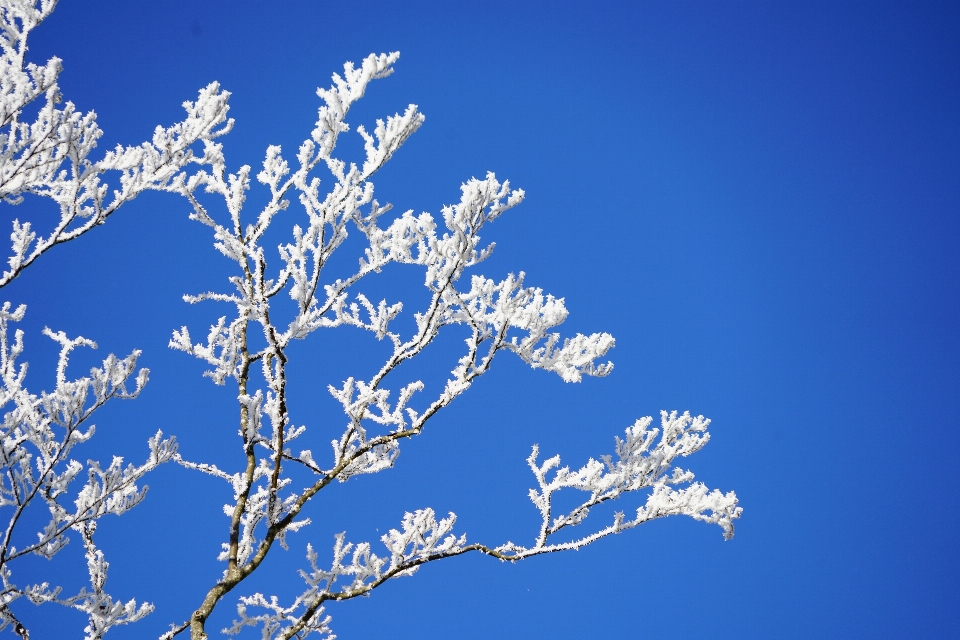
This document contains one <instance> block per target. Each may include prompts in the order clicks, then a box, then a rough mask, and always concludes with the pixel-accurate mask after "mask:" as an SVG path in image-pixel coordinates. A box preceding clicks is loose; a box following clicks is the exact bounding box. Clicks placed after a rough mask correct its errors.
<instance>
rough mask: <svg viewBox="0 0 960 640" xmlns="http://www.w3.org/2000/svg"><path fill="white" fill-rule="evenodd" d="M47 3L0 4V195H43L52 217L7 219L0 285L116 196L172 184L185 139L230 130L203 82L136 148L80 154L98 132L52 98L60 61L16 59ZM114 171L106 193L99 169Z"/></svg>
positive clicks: (99, 218)
mask: <svg viewBox="0 0 960 640" xmlns="http://www.w3.org/2000/svg"><path fill="white" fill-rule="evenodd" d="M55 6H56V0H3V1H2V2H0V28H2V30H3V32H2V34H0V49H2V52H0V198H3V200H4V201H6V202H8V203H11V204H19V203H20V202H21V201H22V200H23V197H24V195H26V194H32V195H35V196H42V197H45V198H50V199H51V200H53V201H54V202H55V203H56V204H57V206H58V208H59V210H60V219H59V221H57V222H56V223H55V224H53V225H40V226H41V227H44V226H52V228H50V229H49V231H45V232H38V231H37V230H36V229H35V225H34V224H32V223H31V222H20V221H19V220H14V221H13V232H12V233H11V234H10V239H11V242H12V252H11V254H10V256H9V258H8V260H7V263H8V265H9V269H8V270H6V271H4V272H3V274H2V275H0V286H3V285H5V284H6V283H8V282H10V281H11V280H13V279H14V278H16V277H17V276H18V275H19V274H20V272H21V271H23V269H25V268H26V267H28V266H29V265H30V264H32V263H33V262H34V261H35V260H36V259H37V258H39V257H40V256H41V255H43V254H44V253H45V252H46V251H48V250H49V249H50V248H51V247H53V246H55V245H57V244H60V243H62V242H67V241H69V240H73V239H74V238H76V237H78V236H80V235H82V234H84V233H86V232H87V231H89V230H90V229H92V228H93V227H95V226H97V225H98V224H102V223H103V222H104V221H105V220H106V219H107V218H108V217H109V216H110V215H111V214H112V213H113V212H114V211H116V210H117V209H118V208H119V207H120V206H121V205H123V204H124V203H125V202H129V201H130V200H132V199H133V198H135V197H136V196H137V195H138V194H140V193H141V192H143V191H145V190H149V189H153V190H156V189H163V188H168V187H170V186H171V185H174V184H177V183H178V182H182V181H183V180H184V179H185V175H184V174H183V173H182V172H181V171H182V169H183V168H184V167H185V166H186V165H187V164H189V163H191V162H196V161H197V158H196V157H195V156H194V153H193V151H192V150H191V148H190V147H191V146H192V145H193V144H194V143H196V142H197V141H200V140H211V139H213V138H215V137H217V136H219V135H222V134H224V133H226V132H227V131H229V130H230V128H231V126H232V122H231V121H229V120H227V118H226V114H227V98H228V97H229V95H230V94H228V93H227V92H224V91H220V87H219V85H218V84H217V83H215V82H214V83H212V84H210V85H208V86H207V87H206V88H204V89H202V90H201V91H200V95H199V96H198V98H197V100H196V101H195V102H184V103H183V107H184V109H186V112H187V117H186V118H185V119H184V120H183V121H182V122H179V123H177V124H175V125H173V126H171V127H168V128H163V127H159V126H158V127H157V128H156V129H155V130H154V132H153V138H152V139H151V140H150V141H148V142H143V143H141V144H140V145H138V146H133V147H121V146H117V147H116V148H115V149H113V150H112V151H108V152H107V153H106V154H105V155H104V157H103V158H102V159H100V160H96V161H94V160H92V159H91V158H90V154H91V153H92V152H93V150H94V148H95V147H96V146H97V141H98V140H99V139H100V136H101V135H102V131H101V130H100V128H99V127H98V126H97V121H96V114H95V113H93V112H89V113H81V112H79V111H77V109H76V107H74V105H73V103H71V102H66V103H63V102H62V97H61V95H60V88H59V87H58V86H57V78H58V77H59V75H60V71H61V65H60V60H59V59H58V58H51V59H50V60H48V61H47V63H46V64H45V65H43V66H39V65H36V64H34V63H28V62H26V61H25V55H26V52H27V36H28V35H29V33H30V31H32V30H33V29H34V28H35V27H36V26H37V25H38V24H40V22H41V21H43V20H44V19H45V18H46V17H47V16H48V15H50V13H51V12H52V11H53V9H54V7H55ZM37 101H41V102H42V104H41V105H40V107H39V113H38V114H37V116H36V118H35V119H34V120H33V121H32V122H23V121H22V117H23V113H24V109H26V108H27V107H28V106H30V105H31V104H32V103H34V102H37ZM109 171H117V172H119V173H120V175H119V182H120V184H119V188H118V189H114V190H113V191H112V192H110V190H109V187H108V185H107V184H105V183H104V182H103V181H102V177H103V175H104V174H105V173H107V172H109Z"/></svg>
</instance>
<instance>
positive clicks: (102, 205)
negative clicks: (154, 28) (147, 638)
mask: <svg viewBox="0 0 960 640" xmlns="http://www.w3.org/2000/svg"><path fill="white" fill-rule="evenodd" d="M56 4H57V3H56V0H0V29H2V32H0V198H2V199H3V201H4V202H5V203H7V204H8V205H17V204H20V203H21V202H22V201H23V200H24V198H25V196H39V197H43V198H49V199H50V200H52V201H53V202H54V203H56V205H57V208H58V209H59V213H60V216H59V220H55V221H53V223H52V224H43V223H41V224H37V225H35V224H34V223H31V222H21V221H20V220H19V219H17V220H14V221H13V231H12V233H11V235H10V239H11V243H12V249H11V251H10V254H9V258H8V259H7V264H8V266H9V269H7V270H6V271H4V272H3V273H2V275H0V287H3V286H5V285H7V284H9V283H10V282H11V281H13V280H14V279H15V278H16V277H17V276H19V275H20V274H21V273H22V272H23V270H24V269H26V268H27V267H28V266H29V265H31V264H33V262H34V261H36V260H37V259H38V258H39V257H40V256H41V255H44V254H45V253H46V252H47V251H48V250H49V249H51V248H52V247H54V246H56V245H58V244H61V243H63V242H67V241H70V240H73V239H76V238H78V237H79V236H81V235H83V234H84V233H86V232H87V231H89V230H90V229H92V228H93V227H95V226H96V225H99V224H102V223H103V222H104V221H105V220H106V219H107V218H108V217H109V216H110V215H111V214H112V213H114V212H115V211H116V210H117V209H118V208H119V207H120V206H122V205H123V204H124V203H126V202H129V201H130V200H132V199H133V198H135V197H136V196H137V195H138V194H139V193H141V192H143V191H144V190H148V189H153V190H158V189H160V190H163V189H170V188H172V187H175V186H176V185H178V184H182V183H184V182H185V181H186V180H187V175H186V174H185V173H184V172H183V169H184V168H185V167H187V165H188V164H190V163H193V162H197V161H198V160H200V158H197V157H196V156H195V155H194V151H193V150H192V148H191V147H192V146H193V145H194V144H195V143H197V142H199V141H209V140H211V139H213V138H215V137H217V136H219V135H222V134H223V133H226V132H227V131H229V129H230V127H231V126H232V121H229V120H227V119H226V113H227V98H228V96H229V94H228V93H226V92H222V91H220V89H219V86H218V85H217V84H216V83H213V84H210V85H209V86H207V87H206V88H205V89H203V90H201V91H200V94H199V97H198V99H197V100H196V101H195V102H185V103H183V106H184V108H185V109H186V112H187V114H186V118H185V119H184V120H183V121H182V122H179V123H177V124H175V125H173V126H171V127H168V128H163V127H157V128H156V129H155V131H154V133H153V137H152V138H151V140H150V141H148V142H144V143H142V144H140V145H138V146H132V147H122V146H118V147H116V148H115V149H113V150H112V151H108V152H107V153H106V154H104V156H103V158H101V159H99V160H94V159H92V157H91V154H92V152H93V150H94V149H95V147H96V145H97V141H98V140H99V138H100V136H101V134H102V132H101V130H100V129H99V127H98V126H97V123H96V115H95V114H94V113H93V112H89V113H81V112H79V111H78V110H77V109H76V108H75V107H74V105H73V104H72V103H71V102H63V99H62V97H61V94H60V89H59V87H58V85H57V80H58V77H59V74H60V71H61V64H60V60H59V59H57V58H51V59H50V60H48V61H47V62H46V64H43V65H37V64H34V63H31V62H27V61H26V53H27V38H28V36H29V34H30V32H31V31H32V30H33V29H34V28H36V27H37V26H38V25H39V24H40V23H41V22H42V21H43V20H44V19H45V18H47V17H48V16H49V15H50V13H51V12H52V11H53V10H54V8H55V7H56ZM27 111H31V112H35V113H36V116H35V117H33V118H28V117H27V115H26V112H27ZM111 171H113V172H117V174H118V175H117V178H118V181H119V185H118V188H116V189H114V190H113V191H112V192H111V191H110V189H109V187H108V185H107V184H105V183H104V182H103V177H104V175H105V174H106V173H108V172H111ZM37 228H47V230H46V231H38V230H37ZM25 310H26V307H25V306H24V305H20V306H18V307H16V308H15V309H14V308H13V307H12V305H11V304H10V303H9V302H5V303H3V305H2V308H0V377H2V380H0V407H3V410H4V413H3V422H2V425H0V523H3V525H2V526H3V532H2V537H0V580H2V591H0V629H2V628H4V627H6V626H7V625H12V626H13V628H14V630H15V632H16V633H18V634H19V635H20V636H21V637H23V638H26V637H27V635H28V631H27V629H26V628H25V627H24V626H23V624H22V623H21V622H20V621H19V620H18V619H17V618H16V616H15V615H14V612H13V609H12V606H13V603H14V602H15V601H17V600H19V599H21V598H22V597H26V599H27V600H29V601H31V602H33V603H34V604H43V603H46V602H57V603H60V604H62V605H66V606H68V607H72V608H74V609H77V610H79V611H82V612H84V613H85V614H86V615H87V619H88V624H87V628H86V630H85V631H86V638H88V639H90V640H93V639H95V638H101V637H102V636H103V634H104V633H106V632H107V631H108V630H109V629H110V628H111V627H114V626H116V625H120V624H127V623H130V622H135V621H137V620H139V619H140V618H142V617H143V616H145V615H146V614H147V613H149V612H150V611H151V610H152V609H153V607H152V605H150V604H142V605H140V606H139V607H138V606H137V604H136V602H135V601H134V600H130V601H128V602H126V603H122V602H119V601H115V600H114V599H113V598H112V597H111V596H110V595H109V594H108V593H106V592H105V591H104V584H105V581H106V577H107V568H108V566H109V565H108V563H107V562H106V560H105V558H104V554H103V552H102V551H101V550H100V549H98V548H97V546H96V544H95V542H94V533H95V531H96V528H97V521H98V520H99V519H100V518H102V517H103V516H105V515H108V514H114V515H120V514H123V513H124V512H126V511H127V510H128V509H130V508H132V507H133V506H135V505H136V504H138V503H139V502H140V501H141V500H142V499H143V498H144V496H145V494H146V489H147V487H146V486H141V485H140V484H139V483H140V481H141V480H142V478H143V477H144V475H145V474H147V473H148V472H149V471H151V470H152V469H154V468H156V467H157V465H159V464H162V463H164V462H167V461H169V460H171V459H172V457H173V456H174V454H175V453H176V443H175V441H174V439H173V438H169V439H163V438H162V434H161V433H160V432H157V434H156V435H155V436H154V437H152V438H150V439H149V441H148V447H149V454H148V456H147V460H146V461H145V462H144V463H143V464H140V465H133V464H128V465H126V466H124V464H123V460H122V459H121V458H119V457H114V458H113V460H112V461H111V462H110V464H109V465H106V466H105V467H104V466H101V465H100V464H99V463H97V462H95V461H88V463H87V464H86V465H84V464H82V463H80V462H78V461H77V460H75V459H73V457H72V456H73V455H74V451H73V450H74V447H76V446H77V445H80V444H82V443H84V442H86V441H87V440H89V439H90V438H91V437H92V436H93V434H94V426H93V425H92V424H90V418H91V416H92V414H93V413H94V411H96V410H97V409H99V408H100V407H101V406H103V405H104V404H105V403H106V402H107V401H108V400H110V399H112V398H133V397H136V395H137V394H138V393H139V392H140V390H141V389H142V388H143V385H144V384H145V383H146V381H147V370H146V369H140V371H139V372H137V371H136V362H137V357H138V356H139V354H140V352H139V351H134V352H133V353H131V354H130V355H129V356H127V357H126V358H123V359H119V358H117V357H115V356H113V355H109V356H107V358H106V359H105V360H104V361H103V363H102V365H101V366H100V367H96V368H94V369H92V370H91V371H90V375H89V376H87V377H81V378H77V379H73V380H71V379H68V377H67V365H68V362H69V358H70V355H71V353H72V352H73V350H74V349H76V348H78V347H90V348H96V344H95V343H94V342H92V341H91V340H87V339H85V338H82V337H78V338H69V337H67V336H66V335H65V334H64V333H63V332H54V331H51V330H49V329H45V330H44V333H45V335H47V336H48V337H49V338H51V339H53V340H54V341H56V342H57V343H59V345H60V357H59V362H58V365H57V370H56V378H55V383H56V384H55V386H54V388H53V391H51V392H41V393H39V394H35V393H32V392H30V391H29V390H28V389H27V388H26V387H25V386H24V381H25V376H26V372H27V365H26V363H24V362H20V361H19V358H20V356H21V355H22V352H23V332H22V331H20V330H19V329H17V330H15V331H13V333H12V334H11V331H12V327H11V325H12V324H13V323H17V322H19V321H20V320H22V318H23V316H24V313H25ZM131 382H132V386H133V388H132V389H128V384H130V383H131ZM78 480H80V482H76V481H78ZM78 485H82V486H79V488H78ZM71 502H72V506H71V505H70V503H71ZM31 505H33V506H34V507H36V509H31ZM41 508H44V509H46V510H47V511H48V512H49V520H48V522H47V524H46V526H45V527H43V528H42V529H41V530H40V531H36V532H29V533H27V532H25V531H23V529H25V528H26V527H27V526H28V525H26V524H25V522H28V521H32V518H26V517H24V516H25V514H27V513H29V512H31V511H33V510H39V509H41ZM71 530H72V531H74V532H75V534H78V535H79V537H80V539H81V540H82V542H83V546H84V551H85V556H86V560H87V569H88V574H89V579H90V589H89V590H88V589H86V588H84V589H82V590H81V591H80V592H79V593H77V594H75V595H72V596H65V595H63V594H62V589H61V588H60V587H58V586H51V585H49V584H47V583H45V582H44V583H41V584H33V585H26V586H21V585H18V584H17V583H15V582H14V578H13V566H14V564H13V563H14V561H16V560H17V559H19V558H22V557H23V556H25V555H27V554H31V553H32V554H36V555H40V556H42V557H45V558H52V557H53V556H54V555H55V554H57V552H58V551H60V550H61V549H62V548H63V547H64V545H66V544H67V542H68V541H69V539H70V538H69V532H70V531H71Z"/></svg>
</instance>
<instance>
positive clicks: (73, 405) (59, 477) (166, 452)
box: [0, 302, 176, 639]
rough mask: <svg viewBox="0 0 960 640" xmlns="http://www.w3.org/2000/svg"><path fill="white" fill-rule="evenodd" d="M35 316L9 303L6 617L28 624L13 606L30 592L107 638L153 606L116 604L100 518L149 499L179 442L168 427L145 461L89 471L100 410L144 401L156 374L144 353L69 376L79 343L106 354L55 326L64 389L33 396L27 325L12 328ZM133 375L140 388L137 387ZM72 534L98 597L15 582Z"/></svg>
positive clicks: (3, 327)
mask: <svg viewBox="0 0 960 640" xmlns="http://www.w3.org/2000/svg"><path fill="white" fill-rule="evenodd" d="M25 310H26V307H25V306H24V305H20V306H19V307H18V308H17V309H13V310H11V305H10V303H9V302H7V303H4V305H3V307H2V308H0V406H3V407H5V408H6V409H7V411H6V413H4V415H3V422H2V424H0V514H3V516H2V517H3V518H4V519H5V521H6V524H5V525H4V529H3V533H2V537H0V580H2V592H0V602H2V605H0V618H2V619H3V620H4V622H5V623H14V624H15V625H19V622H18V621H17V620H16V618H15V617H14V615H13V613H12V611H11V610H10V605H11V603H13V602H14V601H15V600H17V599H18V598H20V597H22V596H26V597H27V598H28V599H29V600H30V601H31V602H33V603H34V604H43V603H45V602H59V603H61V604H64V605H67V606H70V607H73V608H75V609H78V610H80V611H83V612H84V613H86V614H87V615H88V618H89V624H88V626H87V629H86V631H87V636H86V637H87V638H90V639H93V638H100V637H101V636H102V635H103V633H104V632H106V630H107V629H109V628H110V627H112V626H115V625H118V624H127V623H129V622H135V621H136V620H139V619H140V618H142V617H143V616H145V615H146V614H147V613H149V612H150V611H151V610H152V609H153V607H152V606H151V605H149V604H144V605H142V606H140V607H139V608H138V607H137V606H136V602H135V601H134V600H130V601H129V602H127V603H126V604H122V603H119V602H115V601H114V600H113V598H111V597H110V595H109V594H107V593H106V592H104V590H103V586H104V582H105V581H106V577H107V567H108V563H107V562H106V561H105V560H104V556H103V552H102V551H100V550H99V549H97V547H96V544H95V543H94V539H93V534H94V532H95V531H96V523H97V520H99V519H100V518H102V517H103V516H105V515H107V514H114V515H121V514H123V513H124V512H126V511H127V510H129V509H130V508H132V507H134V506H136V505H137V504H138V503H139V502H140V501H141V500H143V498H144V496H145V495H146V487H139V486H138V482H139V481H140V480H141V479H142V478H143V477H144V475H146V474H147V473H148V472H150V471H151V470H153V469H154V468H156V467H157V466H158V465H160V464H163V463H164V462H167V461H169V460H170V459H172V457H173V455H174V454H175V453H176V443H175V441H174V439H173V438H169V439H163V437H162V433H160V432H159V431H158V432H157V434H156V435H155V436H154V437H152V438H150V440H149V441H148V445H149V455H148V457H147V460H146V462H144V463H143V464H141V465H133V464H129V465H127V466H124V465H123V459H122V458H119V457H114V458H113V460H112V461H111V463H110V464H109V465H108V466H107V467H106V468H103V467H101V465H100V464H99V463H97V462H95V461H92V460H91V461H89V462H88V464H87V466H86V467H84V465H83V464H81V463H80V462H78V461H77V460H75V459H73V458H72V457H71V456H72V452H73V449H74V447H76V446H77V445H80V444H82V443H84V442H86V441H87V440H89V439H90V438H91V437H92V436H93V434H94V431H95V429H94V426H93V425H92V424H89V420H90V417H91V416H92V415H93V413H94V412H95V411H96V410H97V409H99V408H100V407H102V406H103V405H104V404H105V403H106V402H107V401H108V400H110V399H112V398H134V397H136V396H137V394H139V393H140V390H141V389H142V388H143V385H144V384H146V382H147V373H148V372H147V370H146V369H140V371H139V372H137V371H136V364H137V357H138V356H139V355H140V352H139V351H134V352H133V353H131V354H130V355H129V356H127V357H126V358H123V359H122V360H121V359H119V358H117V357H115V356H114V355H112V354H111V355H109V356H107V358H106V359H105V360H104V361H103V364H102V365H101V366H100V367H96V368H93V369H91V370H90V375H89V376H86V377H82V378H78V379H75V380H69V379H68V378H67V372H66V370H67V365H68V362H69V358H70V354H71V352H72V351H73V350H74V349H76V348H77V347H91V348H96V344H95V343H93V342H92V341H90V340H87V339H85V338H82V337H81V338H75V339H70V338H68V337H67V336H66V335H65V334H64V333H63V332H56V333H54V332H53V331H50V330H49V329H46V330H44V333H45V334H46V335H47V336H48V337H50V338H52V339H53V340H55V341H56V342H58V343H59V344H60V357H59V362H58V364H57V371H56V386H55V387H54V390H53V391H52V392H42V393H40V394H33V393H31V392H30V391H28V390H27V389H26V388H25V387H24V385H23V383H24V378H25V377H26V373H27V365H26V363H18V361H17V359H18V357H19V356H20V355H21V354H22V352H23V332H22V331H20V330H19V329H17V330H16V331H15V332H14V333H13V336H11V335H10V328H11V327H10V325H11V323H15V322H19V321H20V320H22V319H23V316H24V312H25ZM135 372H136V375H134V374H135ZM132 376H133V383H134V388H133V389H127V383H128V382H129V381H130V379H131V377H132ZM84 476H86V480H85V482H83V483H82V487H81V488H80V489H79V491H78V492H77V493H76V497H75V499H74V500H73V505H72V507H69V506H67V505H65V504H64V502H65V500H66V499H67V497H68V496H69V495H71V493H72V488H71V485H72V484H73V483H74V481H76V480H78V479H82V478H83V477H84ZM38 503H39V504H43V505H44V506H45V507H46V508H47V510H48V511H49V514H50V516H49V521H48V522H47V524H46V526H44V527H43V529H42V530H40V531H37V532H36V533H35V535H34V536H33V539H32V540H31V539H30V538H29V537H24V535H23V532H22V531H20V530H19V529H18V524H21V522H22V518H23V516H24V514H25V513H26V512H27V510H28V509H29V508H30V507H31V505H37V504H38ZM20 528H21V529H22V526H21V527H20ZM70 530H74V531H77V532H79V534H80V535H81V538H82V539H83V544H84V548H85V550H86V557H87V567H88V571H89V574H90V582H91V585H92V591H87V590H86V589H84V590H81V592H80V593H79V594H77V595H75V596H70V597H65V598H64V597H61V595H60V594H61V589H60V587H51V586H50V585H49V584H47V583H42V584H34V585H28V586H24V587H21V586H18V585H17V584H16V583H14V581H13V571H12V563H13V562H14V561H15V560H17V559H18V558H21V557H23V556H25V555H27V554H30V553H33V554H36V555H40V556H42V557H45V558H52V557H53V556H54V555H56V554H57V552H59V551H60V550H61V549H62V548H63V547H64V546H65V545H66V544H67V542H68V538H67V533H68V532H69V531H70ZM15 534H18V535H16V536H15Z"/></svg>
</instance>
